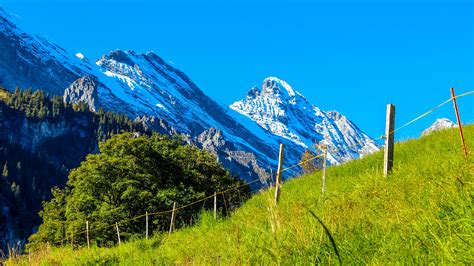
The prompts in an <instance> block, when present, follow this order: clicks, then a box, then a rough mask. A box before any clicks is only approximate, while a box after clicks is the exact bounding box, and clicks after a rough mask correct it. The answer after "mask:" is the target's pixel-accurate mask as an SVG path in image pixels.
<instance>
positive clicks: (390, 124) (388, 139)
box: [383, 104, 395, 177]
mask: <svg viewBox="0 0 474 266" xmlns="http://www.w3.org/2000/svg"><path fill="white" fill-rule="evenodd" d="M394 129H395V105H393V104H388V105H387V118H386V121H385V149H384V165H383V175H384V176H385V177H387V176H388V175H389V174H390V172H391V171H392V167H393V148H394Z"/></svg>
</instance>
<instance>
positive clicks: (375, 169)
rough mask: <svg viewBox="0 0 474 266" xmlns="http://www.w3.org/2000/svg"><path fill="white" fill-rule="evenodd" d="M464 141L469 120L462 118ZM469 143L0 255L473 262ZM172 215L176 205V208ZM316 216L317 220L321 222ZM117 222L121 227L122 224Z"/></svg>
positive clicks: (158, 260)
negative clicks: (114, 233)
mask: <svg viewBox="0 0 474 266" xmlns="http://www.w3.org/2000/svg"><path fill="white" fill-rule="evenodd" d="M464 130H465V137H466V142H467V144H468V148H470V149H471V150H472V149H474V126H473V125H470V126H466V127H465V128H464ZM473 162H474V160H473V154H472V152H471V153H470V155H469V156H468V158H467V159H466V158H464V156H463V152H462V148H461V143H460V138H459V132H458V130H457V129H450V130H443V131H440V132H434V133H432V134H430V135H429V136H426V137H421V138H419V139H416V140H409V141H405V142H399V143H397V144H396V145H395V161H394V169H393V172H392V173H391V175H390V176H389V177H388V178H384V177H383V169H382V167H383V152H382V151H380V152H378V153H376V154H373V155H369V156H366V157H365V158H363V159H360V160H355V161H352V162H349V163H346V164H343V165H340V166H334V167H330V168H329V169H328V171H327V178H326V192H325V194H324V195H322V194H321V175H322V173H321V172H320V171H318V172H315V173H313V174H309V175H304V176H301V177H297V178H294V179H291V180H289V181H286V182H285V183H284V185H283V188H282V192H281V198H280V201H279V203H278V205H275V204H274V202H273V197H274V189H269V190H266V191H261V192H259V193H257V194H255V195H254V196H253V197H252V198H251V199H250V200H248V201H247V202H246V203H245V204H244V205H243V206H242V207H240V208H238V209H237V210H236V211H235V212H234V213H233V214H231V215H230V216H229V217H225V218H224V217H220V218H218V219H217V220H216V219H214V216H213V214H212V213H211V212H209V211H205V210H203V212H202V214H201V217H200V220H199V222H198V224H197V225H195V226H192V227H188V228H183V229H180V230H177V231H175V232H173V233H172V234H171V235H168V233H155V234H154V235H153V237H151V238H150V239H148V240H146V239H137V240H133V241H129V242H125V243H122V244H121V245H120V246H118V245H117V246H114V247H109V248H105V247H96V246H92V247H91V248H90V249H88V248H87V247H81V248H74V249H73V248H72V247H70V246H65V247H60V248H53V247H47V246H45V247H44V248H43V249H40V250H36V251H31V253H30V254H29V255H24V256H21V257H20V258H18V259H10V260H9V261H7V264H20V265H27V264H33V265H58V264H67V265H69V264H71V265H74V264H81V265H82V264H123V265H150V264H160V265H161V264H196V265H202V264H206V265H208V264H224V265H228V264H231V265H234V264H275V265H278V264H283V265H294V264H298V265H301V264H315V263H318V264H319V263H321V264H339V263H342V264H398V263H400V264H415V263H416V264H431V263H435V264H469V263H472V262H473V261H474V237H473V236H474V234H473V233H474V217H473V214H474V213H473V202H474V190H473V177H474V163H473ZM178 215H179V212H178ZM323 225H324V226H325V227H326V228H327V231H326V230H325V229H324V227H323ZM122 230H124V231H125V230H126V228H124V229H122Z"/></svg>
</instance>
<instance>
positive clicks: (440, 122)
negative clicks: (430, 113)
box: [421, 118, 458, 136]
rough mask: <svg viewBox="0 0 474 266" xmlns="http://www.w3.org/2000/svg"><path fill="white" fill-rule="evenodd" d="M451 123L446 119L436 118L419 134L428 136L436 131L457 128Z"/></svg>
mask: <svg viewBox="0 0 474 266" xmlns="http://www.w3.org/2000/svg"><path fill="white" fill-rule="evenodd" d="M457 126H458V125H456V124H455V123H454V122H453V121H451V120H449V119H447V118H438V119H436V121H435V122H434V123H433V124H432V125H431V126H430V127H429V128H427V129H425V130H423V132H421V135H422V136H426V135H428V134H430V133H431V132H433V131H438V130H443V129H448V128H454V127H457Z"/></svg>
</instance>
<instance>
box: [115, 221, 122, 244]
mask: <svg viewBox="0 0 474 266" xmlns="http://www.w3.org/2000/svg"><path fill="white" fill-rule="evenodd" d="M115 228H117V238H118V244H119V246H120V242H121V241H120V231H119V228H118V223H115Z"/></svg>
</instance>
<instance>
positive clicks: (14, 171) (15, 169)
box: [0, 101, 98, 252]
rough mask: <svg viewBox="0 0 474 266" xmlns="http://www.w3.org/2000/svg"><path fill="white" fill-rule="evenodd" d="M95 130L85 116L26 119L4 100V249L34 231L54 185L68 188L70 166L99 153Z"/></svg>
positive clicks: (0, 146) (0, 235)
mask: <svg viewBox="0 0 474 266" xmlns="http://www.w3.org/2000/svg"><path fill="white" fill-rule="evenodd" d="M95 130H96V129H95V128H94V126H93V125H92V124H91V123H90V121H89V120H88V119H85V118H84V117H80V116H77V117H72V118H66V117H65V116H61V117H58V118H56V119H37V118H28V117H26V116H25V114H24V113H23V112H20V111H17V110H15V109H12V108H11V107H9V106H7V105H6V104H5V103H4V102H2V101H0V132H2V134H0V153H1V154H0V161H2V165H1V167H5V165H7V166H6V167H7V168H8V174H7V175H4V174H3V173H2V176H1V178H0V251H2V250H3V251H5V252H6V250H7V243H8V244H9V245H13V244H16V243H17V242H18V241H20V242H22V243H23V242H24V241H25V240H26V238H27V237H28V236H29V235H30V234H31V233H33V231H34V228H35V227H36V226H38V224H39V223H40V219H39V216H38V212H39V211H40V210H41V207H42V205H41V203H42V201H44V200H47V199H49V198H50V196H51V188H53V187H55V186H57V187H64V186H65V183H66V179H67V173H68V170H69V169H71V168H73V167H77V166H78V165H79V164H80V162H81V161H83V160H84V159H85V156H86V155H87V154H89V153H92V152H97V149H98V142H97V138H96V137H95ZM4 162H8V164H7V163H4Z"/></svg>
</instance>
